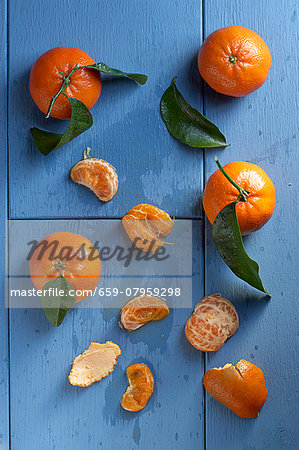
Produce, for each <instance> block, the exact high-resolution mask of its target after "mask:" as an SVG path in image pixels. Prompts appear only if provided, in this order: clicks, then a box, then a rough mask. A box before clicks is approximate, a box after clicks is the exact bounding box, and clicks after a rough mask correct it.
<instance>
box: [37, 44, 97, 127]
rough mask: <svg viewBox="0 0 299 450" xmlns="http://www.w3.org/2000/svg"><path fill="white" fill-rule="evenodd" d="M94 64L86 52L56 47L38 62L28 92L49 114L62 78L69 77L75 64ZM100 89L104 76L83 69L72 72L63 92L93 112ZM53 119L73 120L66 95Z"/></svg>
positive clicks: (39, 106) (41, 108)
mask: <svg viewBox="0 0 299 450" xmlns="http://www.w3.org/2000/svg"><path fill="white" fill-rule="evenodd" d="M91 64H95V61H94V60H93V59H92V58H91V57H90V56H89V55H88V54H87V53H86V52H84V51H83V50H80V49H79V48H75V47H55V48H52V49H51V50H48V51H47V52H46V53H43V54H42V55H41V56H40V57H39V58H38V59H37V60H36V61H35V63H34V65H33V67H32V69H31V73H30V79H29V90H30V93H31V96H32V98H33V100H34V102H35V103H36V105H37V106H38V108H39V109H40V110H41V111H42V112H43V113H44V114H46V113H47V111H48V108H49V105H50V101H51V98H52V97H54V96H55V95H56V94H57V92H58V91H59V89H60V88H61V85H62V83H63V81H64V79H63V75H64V76H65V77H67V76H68V75H69V74H70V72H71V71H72V70H73V68H74V67H75V65H77V66H85V65H91ZM62 74H63V75H62ZM101 88H102V82H101V76H100V73H99V72H98V71H97V70H93V69H80V70H77V71H76V72H74V73H73V75H72V76H71V79H70V84H69V86H67V88H66V89H65V91H64V92H65V94H66V95H67V96H68V97H74V98H76V99H78V100H80V101H81V102H83V103H84V104H85V105H86V106H87V108H88V109H91V108H92V107H93V106H94V104H95V103H96V102H97V100H98V99H99V96H100V93H101ZM50 116H51V117H55V118H56V119H69V118H70V117H71V106H70V103H69V101H68V99H67V98H66V97H65V96H64V95H63V94H60V95H59V97H58V98H57V100H56V101H55V103H54V105H53V108H52V111H51V114H50Z"/></svg>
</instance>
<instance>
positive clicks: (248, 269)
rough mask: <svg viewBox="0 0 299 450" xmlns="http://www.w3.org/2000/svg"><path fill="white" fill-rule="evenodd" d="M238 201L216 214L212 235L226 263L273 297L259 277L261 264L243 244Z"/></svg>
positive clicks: (243, 277) (239, 275) (240, 276)
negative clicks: (251, 256)
mask: <svg viewBox="0 0 299 450" xmlns="http://www.w3.org/2000/svg"><path fill="white" fill-rule="evenodd" d="M236 205H237V202H233V203H229V204H228V205H226V206H225V207H224V208H223V210H222V211H220V213H219V214H218V215H217V216H216V219H215V221H214V224H213V228H212V237H213V240H214V242H215V245H216V247H217V250H218V252H219V253H220V255H221V256H222V258H223V260H224V262H225V264H227V265H228V267H229V268H230V269H231V270H232V271H233V272H234V274H235V275H237V277H239V278H241V280H244V281H246V282H247V283H248V284H250V285H251V286H253V287H255V288H256V289H258V290H259V291H262V292H265V294H267V295H269V296H270V297H271V294H269V292H268V291H267V290H266V289H265V288H264V286H263V283H262V280H261V279H260V277H259V266H258V264H257V263H256V262H255V261H254V260H253V259H251V258H250V257H249V256H248V255H247V253H246V251H245V249H244V246H243V241H242V237H241V232H240V228H239V224H238V220H237V213H236Z"/></svg>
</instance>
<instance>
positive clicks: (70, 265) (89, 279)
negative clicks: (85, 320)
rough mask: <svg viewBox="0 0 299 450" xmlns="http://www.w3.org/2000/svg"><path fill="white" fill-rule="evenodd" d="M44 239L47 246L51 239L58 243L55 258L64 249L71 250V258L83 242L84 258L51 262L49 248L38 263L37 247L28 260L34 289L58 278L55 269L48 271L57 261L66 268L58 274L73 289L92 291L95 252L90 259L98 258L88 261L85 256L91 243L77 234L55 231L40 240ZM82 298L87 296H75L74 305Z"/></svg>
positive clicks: (97, 272) (98, 274) (96, 270)
mask: <svg viewBox="0 0 299 450" xmlns="http://www.w3.org/2000/svg"><path fill="white" fill-rule="evenodd" d="M44 240H46V241H47V242H48V244H50V243H51V242H52V241H55V240H57V241H58V246H57V250H56V252H55V255H54V256H56V255H58V254H59V251H60V250H61V249H62V248H63V247H65V246H69V247H71V248H72V251H71V256H72V255H74V254H75V253H76V251H77V250H78V249H79V248H80V247H81V245H82V244H83V243H85V255H86V257H85V259H84V260H82V261H78V260H77V258H76V257H75V258H73V259H71V260H70V261H64V260H63V259H58V258H57V259H54V260H52V261H51V260H50V259H49V256H50V255H51V251H52V248H53V246H51V247H50V248H49V249H48V250H46V251H45V252H44V254H43V256H42V258H41V260H38V256H39V253H40V248H41V247H39V248H38V249H36V251H35V252H34V253H33V255H32V257H31V259H30V261H29V273H30V276H31V280H32V282H33V284H34V286H35V287H36V289H38V290H42V288H43V287H44V285H45V284H46V283H48V282H49V281H50V280H52V279H53V278H56V277H58V276H59V270H58V269H52V266H54V265H55V264H56V263H58V262H59V261H62V262H65V264H66V267H65V269H63V270H62V275H63V276H64V277H65V278H66V279H67V280H68V281H69V282H70V283H71V285H72V286H73V288H74V289H75V290H83V289H84V290H89V289H91V290H94V289H95V288H96V287H97V285H98V283H99V280H100V277H101V261H100V258H99V253H98V251H97V250H95V252H94V254H93V258H95V257H96V256H98V258H97V259H94V260H92V261H89V260H88V254H89V253H90V249H89V247H93V244H92V243H91V242H90V241H89V240H88V239H86V238H85V237H84V236H81V235H80V234H75V233H69V232H57V233H52V234H48V235H47V236H45V237H44V238H43V239H42V240H41V241H44ZM41 241H40V242H41ZM37 245H38V244H37ZM65 252H67V250H65ZM81 255H82V253H81V252H80V253H79V254H78V256H79V257H80V256H81ZM86 297H88V295H83V294H82V295H81V296H77V297H76V302H79V301H81V300H83V299H84V298H86Z"/></svg>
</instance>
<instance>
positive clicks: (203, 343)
mask: <svg viewBox="0 0 299 450" xmlns="http://www.w3.org/2000/svg"><path fill="white" fill-rule="evenodd" d="M238 327H239V317H238V313H237V311H236V309H235V307H234V305H232V303H231V302H229V301H228V300H226V299H225V298H223V297H220V296H219V295H209V296H208V297H204V298H203V299H202V300H201V301H200V302H199V303H197V305H196V306H195V309H194V312H193V314H192V316H191V317H190V318H189V319H188V320H187V323H186V326H185V335H186V338H187V339H188V341H189V342H190V344H192V345H193V347H195V348H197V349H198V350H201V351H203V352H215V351H217V350H219V349H220V348H221V347H222V346H223V344H224V343H225V341H226V340H227V339H228V338H230V337H231V336H232V335H233V334H234V333H235V332H236V331H237V329H238Z"/></svg>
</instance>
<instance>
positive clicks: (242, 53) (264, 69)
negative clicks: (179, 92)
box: [198, 25, 271, 97]
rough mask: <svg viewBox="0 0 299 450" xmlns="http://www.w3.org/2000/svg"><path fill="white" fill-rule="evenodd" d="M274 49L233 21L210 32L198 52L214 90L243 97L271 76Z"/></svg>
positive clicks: (203, 73) (255, 34)
mask: <svg viewBox="0 0 299 450" xmlns="http://www.w3.org/2000/svg"><path fill="white" fill-rule="evenodd" d="M270 67H271V53H270V50H269V48H268V47H267V44H266V43H265V41H264V40H263V39H262V38H261V36H260V35H259V34H257V33H256V32H255V31H252V30H250V29H249V28H245V27H241V26H238V25H233V26H229V27H225V28H220V29H219V30H217V31H214V33H212V34H210V35H209V36H208V37H207V39H206V40H205V41H204V42H203V44H202V46H201V47H200V50H199V53H198V68H199V72H200V74H201V76H202V77H203V79H204V80H205V81H206V82H207V83H208V84H209V85H210V86H211V87H212V88H213V89H215V91H217V92H220V93H221V94H225V95H231V96H233V97H243V96H245V95H248V94H250V93H251V92H253V91H255V90H256V89H258V88H260V87H261V86H262V85H263V84H264V82H265V81H266V79H267V77H268V73H269V70H270Z"/></svg>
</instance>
